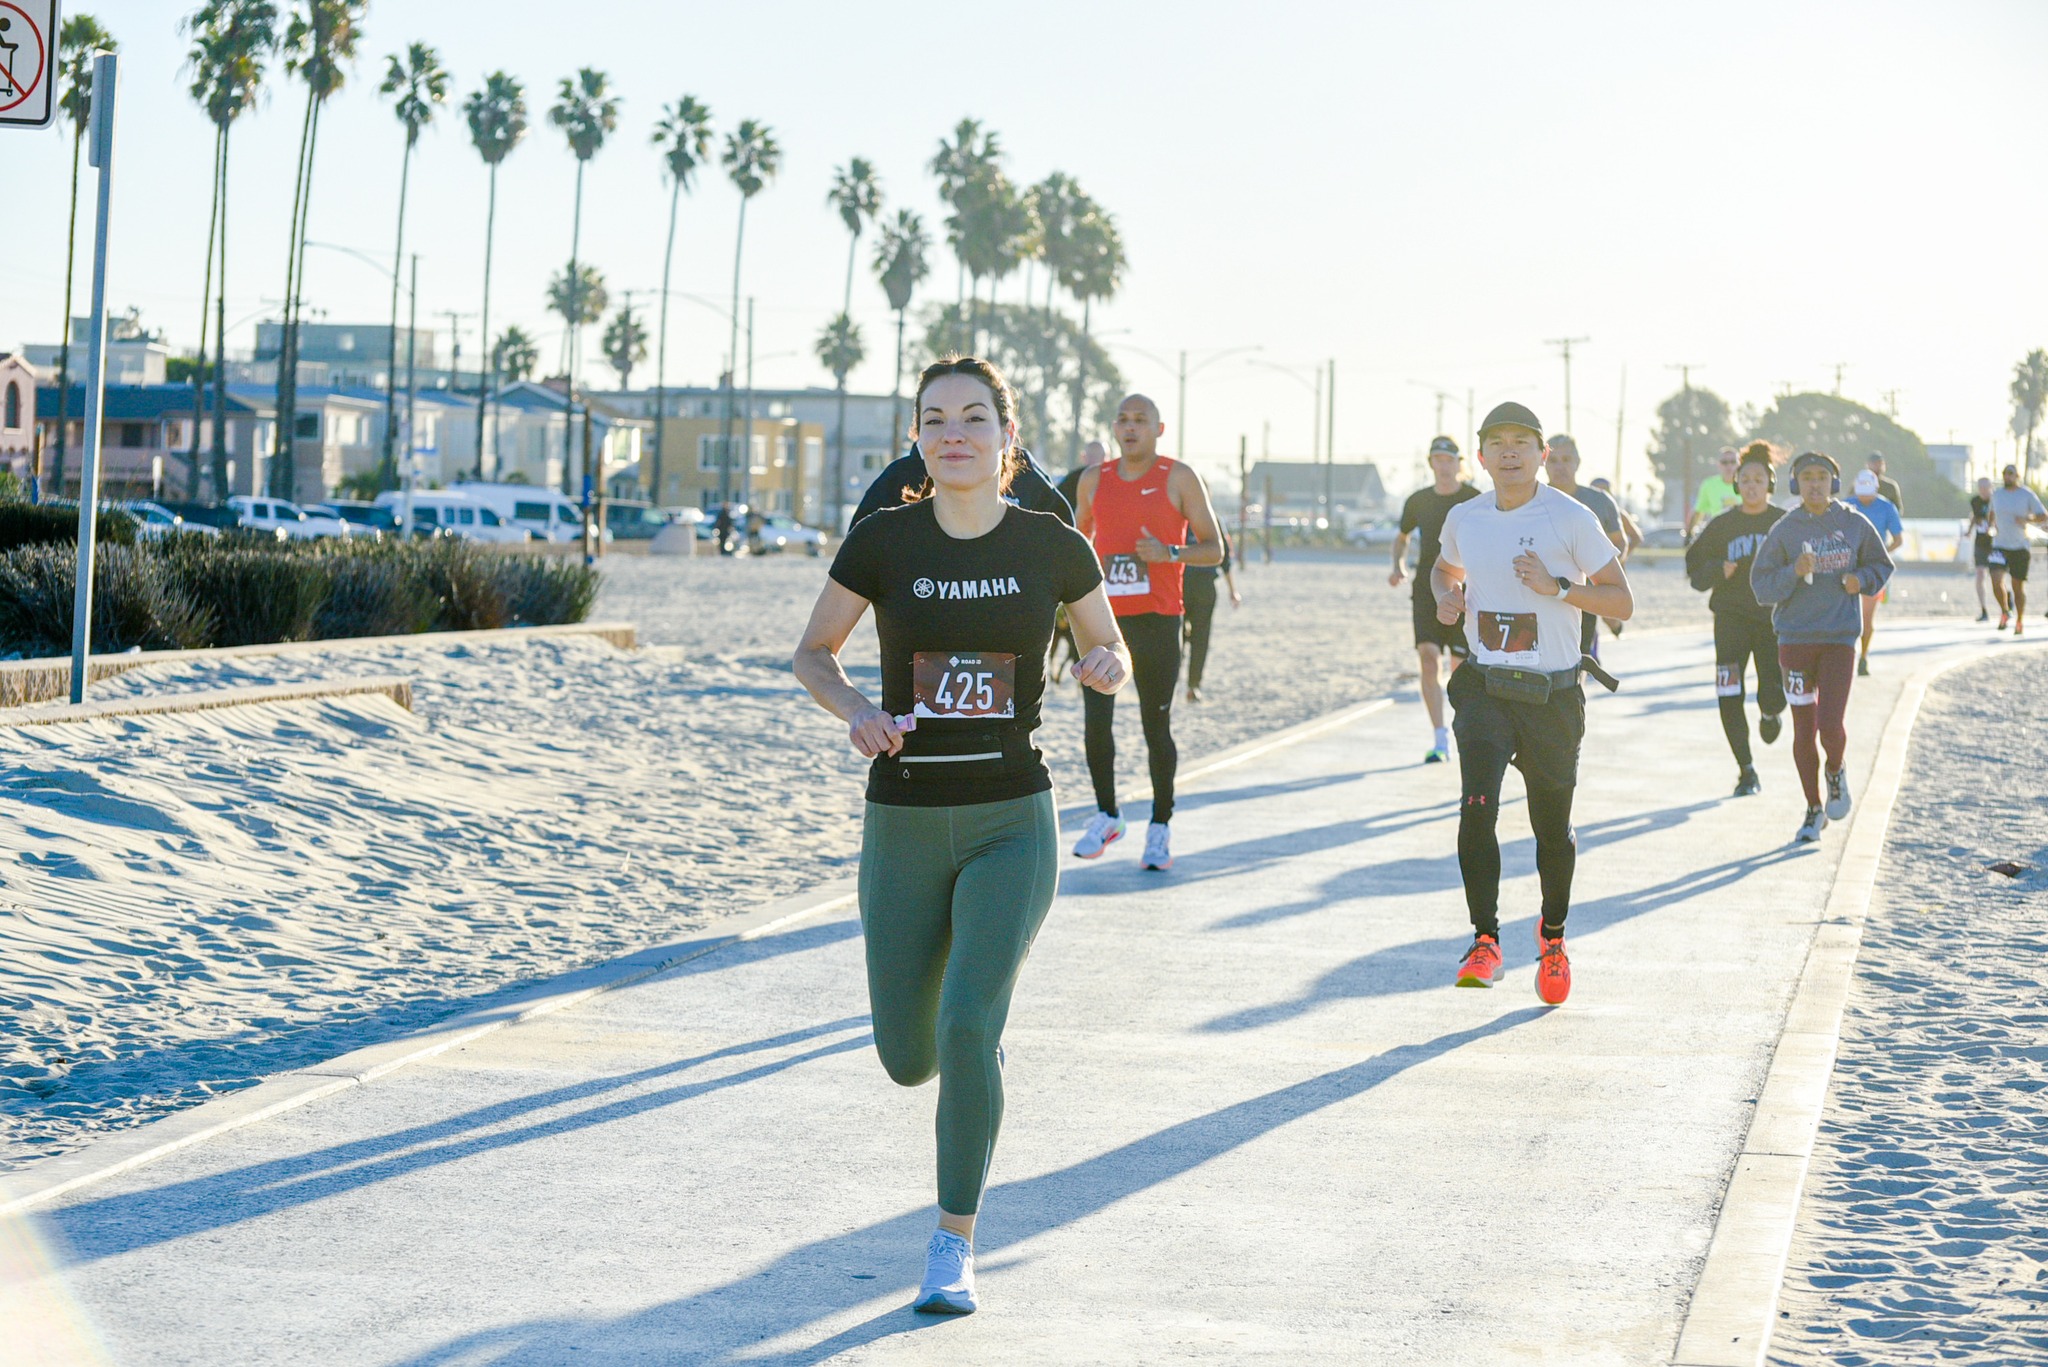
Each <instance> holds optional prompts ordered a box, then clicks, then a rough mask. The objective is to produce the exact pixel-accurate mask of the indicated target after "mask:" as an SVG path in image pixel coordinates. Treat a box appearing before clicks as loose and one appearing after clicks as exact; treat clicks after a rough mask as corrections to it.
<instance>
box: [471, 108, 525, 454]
mask: <svg viewBox="0 0 2048 1367" xmlns="http://www.w3.org/2000/svg"><path fill="white" fill-rule="evenodd" d="M462 114H463V118H464V119H465V120H466V121H467V122H468V124H469V141H470V145H471V146H473V147H475V148H476V153H477V155H478V156H480V157H482V158H483V160H484V165H486V166H488V167H490V168H491V189H490V195H489V198H488V199H487V201H486V205H485V208H484V312H483V325H482V333H483V336H484V337H485V338H486V339H487V340H488V338H489V337H490V335H491V253H492V248H493V247H494V245H495V239H496V237H497V233H498V165H499V163H501V162H503V161H504V160H505V158H506V157H509V156H511V155H512V149H513V148H515V147H517V146H518V145H519V140H520V139H521V138H523V137H525V136H526V88H525V87H524V86H522V85H520V84H519V82H518V80H516V79H515V78H514V77H512V76H511V75H509V74H507V73H506V72H503V71H494V72H492V73H491V74H490V75H488V76H486V77H485V78H484V84H483V89H481V90H476V91H472V92H471V93H470V96H469V98H468V99H467V100H465V101H463V104H462ZM521 335H522V336H523V335H524V334H521ZM493 359H495V354H494V356H493ZM485 372H486V373H485V374H484V376H483V382H482V383H481V384H479V385H478V386H477V395H476V472H477V477H478V478H479V479H481V478H482V477H483V470H484V426H485V423H484V418H485V415H486V413H487V411H488V409H489V405H490V403H491V398H492V395H493V394H494V393H495V391H496V390H497V387H498V376H497V371H496V367H495V366H486V367H485ZM496 463H497V461H496V459H495V458H493V460H492V464H493V465H496Z"/></svg>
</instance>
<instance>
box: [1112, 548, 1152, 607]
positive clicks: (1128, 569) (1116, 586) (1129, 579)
mask: <svg viewBox="0 0 2048 1367" xmlns="http://www.w3.org/2000/svg"><path fill="white" fill-rule="evenodd" d="M1102 580H1103V583H1104V584H1105V585H1107V589H1106V592H1107V593H1108V594H1109V596H1110V597H1111V598H1138V597H1142V596H1144V595H1145V594H1148V593H1150V592H1152V575H1151V573H1150V572H1149V571H1147V570H1146V568H1145V562H1144V561H1142V560H1140V559H1138V557H1137V556H1135V555H1112V556H1110V557H1109V559H1108V560H1106V561H1105V562H1103V566H1102Z"/></svg>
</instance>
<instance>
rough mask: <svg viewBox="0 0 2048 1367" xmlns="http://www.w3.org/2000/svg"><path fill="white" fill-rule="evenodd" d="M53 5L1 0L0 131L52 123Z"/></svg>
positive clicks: (46, 0) (50, 0) (57, 23)
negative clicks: (1, 128) (3, 128)
mask: <svg viewBox="0 0 2048 1367" xmlns="http://www.w3.org/2000/svg"><path fill="white" fill-rule="evenodd" d="M61 28H62V21H61V18H60V16H59V15H58V13H57V0H0V127H5V128H48V127H49V126H50V125H51V124H53V123H55V122H56V121H57V56H58V53H57V34H58V31H59V30H60V29H61Z"/></svg>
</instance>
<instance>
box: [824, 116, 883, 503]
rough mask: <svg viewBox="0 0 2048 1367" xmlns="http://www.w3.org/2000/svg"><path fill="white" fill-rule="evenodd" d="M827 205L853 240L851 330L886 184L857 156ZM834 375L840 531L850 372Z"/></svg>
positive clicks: (835, 181) (844, 314)
mask: <svg viewBox="0 0 2048 1367" xmlns="http://www.w3.org/2000/svg"><path fill="white" fill-rule="evenodd" d="M825 202H826V203H827V204H830V205H831V206H832V207H833V208H835V209H837V210H838V211H839V221H840V222H842V223H844V224H845V225H846V231H847V234H848V236H849V239H850V240H849V241H848V243H847V247H846V296H845V299H844V301H843V302H842V303H841V304H840V306H839V316H840V318H842V319H845V320H847V326H849V327H851V326H852V321H851V320H852V317H853V267H854V262H855V261H856V260H857V259H858V257H859V253H860V230H861V229H862V228H864V227H866V226H867V225H868V224H869V223H872V222H873V221H874V220H875V218H876V216H877V215H879V214H880V213H881V212H882V182H881V180H880V179H879V178H877V177H876V175H875V168H874V166H873V165H872V164H870V163H869V161H868V159H867V158H866V157H855V158H854V159H853V160H852V161H849V162H848V163H847V164H846V165H844V166H842V167H840V168H839V169H838V170H836V171H834V172H833V173H832V189H831V190H830V191H829V192H827V194H826V195H825ZM856 364H858V362H856ZM850 368H851V367H849V369H850ZM834 373H835V374H837V375H838V377H839V420H838V424H837V426H836V427H835V428H834V431H833V440H832V497H831V499H830V500H829V501H828V502H829V508H830V513H831V518H832V526H833V527H834V528H835V529H836V528H837V527H838V526H839V504H840V500H841V499H842V497H843V496H844V494H845V490H846V372H845V371H843V370H842V371H836V372H834Z"/></svg>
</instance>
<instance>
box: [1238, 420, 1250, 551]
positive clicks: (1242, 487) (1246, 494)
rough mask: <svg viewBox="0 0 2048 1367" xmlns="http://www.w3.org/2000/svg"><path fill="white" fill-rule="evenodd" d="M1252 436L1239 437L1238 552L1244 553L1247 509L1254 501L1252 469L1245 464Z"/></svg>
mask: <svg viewBox="0 0 2048 1367" xmlns="http://www.w3.org/2000/svg"><path fill="white" fill-rule="evenodd" d="M1251 440H1252V439H1251V438H1250V437H1248V436H1246V435H1244V434H1243V433H1239V434H1238V438H1237V548H1238V549H1237V553H1238V554H1239V555H1240V556H1241V555H1243V554H1244V526H1245V509H1246V508H1247V507H1248V506H1249V505H1250V503H1251V501H1252V483H1251V471H1250V470H1249V469H1247V468H1246V466H1245V451H1246V448H1247V447H1249V446H1250V445H1251Z"/></svg>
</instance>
